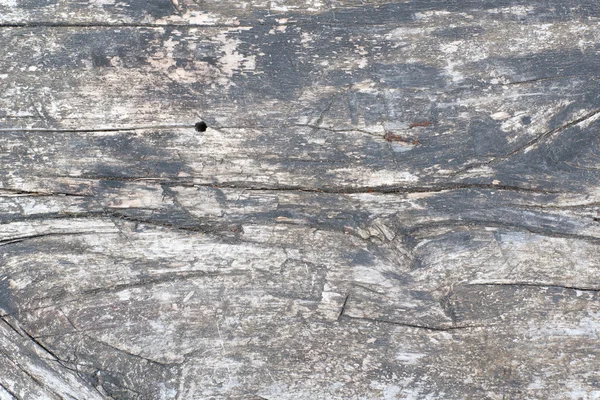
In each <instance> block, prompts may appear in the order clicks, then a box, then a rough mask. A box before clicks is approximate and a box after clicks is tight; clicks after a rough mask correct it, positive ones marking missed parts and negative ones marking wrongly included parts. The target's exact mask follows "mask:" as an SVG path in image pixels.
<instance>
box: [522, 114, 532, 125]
mask: <svg viewBox="0 0 600 400" xmlns="http://www.w3.org/2000/svg"><path fill="white" fill-rule="evenodd" d="M521 122H522V123H523V125H529V124H531V117H529V116H525V117H521Z"/></svg>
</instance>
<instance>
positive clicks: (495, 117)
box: [490, 111, 510, 121]
mask: <svg viewBox="0 0 600 400" xmlns="http://www.w3.org/2000/svg"><path fill="white" fill-rule="evenodd" d="M490 117H492V119H493V120H494V121H502V120H504V119H507V118H510V114H509V113H507V112H504V111H500V112H497V113H494V114H492V115H490Z"/></svg>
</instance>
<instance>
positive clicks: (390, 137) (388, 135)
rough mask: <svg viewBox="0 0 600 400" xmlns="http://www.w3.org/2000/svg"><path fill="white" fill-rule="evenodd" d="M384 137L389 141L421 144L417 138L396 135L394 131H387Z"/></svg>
mask: <svg viewBox="0 0 600 400" xmlns="http://www.w3.org/2000/svg"><path fill="white" fill-rule="evenodd" d="M383 138H384V139H385V140H386V141H388V142H402V143H408V144H413V145H417V144H419V141H418V140H417V139H405V138H403V137H402V136H400V135H394V134H393V133H392V132H388V131H386V132H385V135H384V136H383Z"/></svg>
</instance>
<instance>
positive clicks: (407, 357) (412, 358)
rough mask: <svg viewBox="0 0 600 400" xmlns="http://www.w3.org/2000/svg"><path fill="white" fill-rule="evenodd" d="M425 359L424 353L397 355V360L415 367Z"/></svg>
mask: <svg viewBox="0 0 600 400" xmlns="http://www.w3.org/2000/svg"><path fill="white" fill-rule="evenodd" d="M423 357H425V354H423V353H403V352H400V353H397V354H396V360H398V361H400V362H401V363H402V364H408V365H413V364H416V363H417V361H419V359H421V358H423Z"/></svg>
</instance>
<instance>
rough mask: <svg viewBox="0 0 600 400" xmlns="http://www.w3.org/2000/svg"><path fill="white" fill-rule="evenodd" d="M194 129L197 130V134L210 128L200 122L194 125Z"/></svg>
mask: <svg viewBox="0 0 600 400" xmlns="http://www.w3.org/2000/svg"><path fill="white" fill-rule="evenodd" d="M194 128H196V132H206V128H208V126H207V125H206V122H204V121H200V122H196V125H194Z"/></svg>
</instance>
